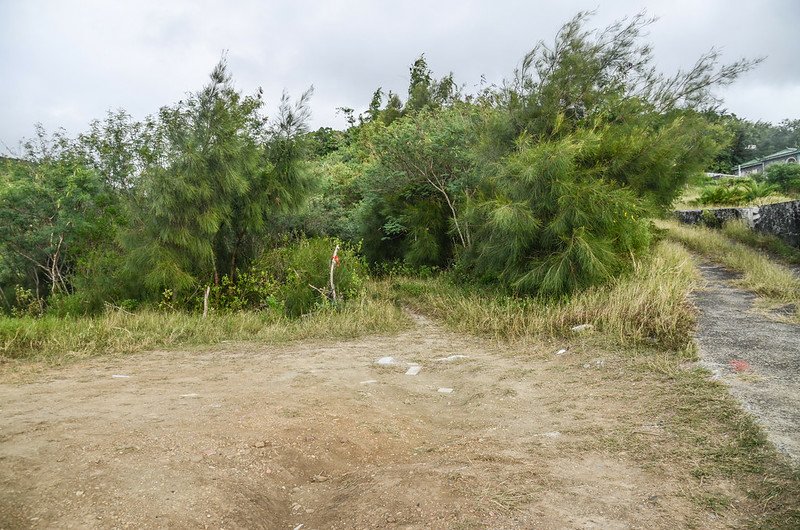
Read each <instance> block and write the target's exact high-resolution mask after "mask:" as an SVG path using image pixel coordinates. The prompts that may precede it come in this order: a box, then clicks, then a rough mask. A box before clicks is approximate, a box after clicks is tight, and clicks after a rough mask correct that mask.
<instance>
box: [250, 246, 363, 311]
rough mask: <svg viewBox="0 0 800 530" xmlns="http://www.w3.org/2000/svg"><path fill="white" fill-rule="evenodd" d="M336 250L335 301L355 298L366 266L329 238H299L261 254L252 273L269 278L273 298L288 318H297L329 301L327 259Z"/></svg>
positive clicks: (330, 294) (355, 255) (328, 266)
mask: <svg viewBox="0 0 800 530" xmlns="http://www.w3.org/2000/svg"><path fill="white" fill-rule="evenodd" d="M336 245H339V246H340V249H339V254H338V256H339V264H338V266H337V267H336V268H335V269H334V274H333V278H334V284H335V287H336V297H337V302H338V301H341V300H346V299H349V298H355V297H357V296H358V295H359V294H360V293H361V291H362V289H363V286H364V282H365V280H366V279H367V273H366V270H367V269H366V266H365V265H364V263H363V261H362V260H361V258H360V257H359V256H358V255H357V253H356V249H354V248H352V247H349V246H347V245H344V244H343V243H342V242H341V241H339V240H336V239H333V238H312V239H303V240H300V241H298V242H295V243H292V244H290V245H287V246H285V247H282V248H277V249H274V250H271V251H269V252H267V253H265V254H264V255H263V256H262V257H261V258H260V259H258V260H257V262H256V264H255V266H254V270H255V271H263V272H264V273H267V274H269V275H271V277H272V278H273V279H274V281H275V283H276V285H277V288H276V290H275V297H276V298H277V300H279V301H280V303H282V304H283V308H284V311H285V312H286V314H287V315H288V316H292V317H297V316H300V315H303V314H306V313H309V312H310V311H312V310H313V309H314V308H316V307H318V306H321V305H326V304H328V303H330V302H332V293H331V292H330V287H329V283H330V264H331V256H332V255H333V251H334V249H335V248H336Z"/></svg>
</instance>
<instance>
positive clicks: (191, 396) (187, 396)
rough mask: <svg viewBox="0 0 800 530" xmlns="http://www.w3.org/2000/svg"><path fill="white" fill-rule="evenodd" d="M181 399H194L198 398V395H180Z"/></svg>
mask: <svg viewBox="0 0 800 530" xmlns="http://www.w3.org/2000/svg"><path fill="white" fill-rule="evenodd" d="M181 397H182V398H196V397H200V394H181Z"/></svg>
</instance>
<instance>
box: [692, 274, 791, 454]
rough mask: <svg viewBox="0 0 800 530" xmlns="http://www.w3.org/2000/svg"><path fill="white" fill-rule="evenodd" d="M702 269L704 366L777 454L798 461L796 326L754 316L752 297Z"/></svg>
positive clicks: (728, 277) (700, 340)
mask: <svg viewBox="0 0 800 530" xmlns="http://www.w3.org/2000/svg"><path fill="white" fill-rule="evenodd" d="M700 270H701V272H702V274H703V277H704V278H705V280H706V281H707V283H708V286H707V289H705V290H703V291H702V292H699V293H697V295H695V304H696V305H697V307H698V308H699V309H700V315H699V322H698V324H699V326H698V334H697V342H698V344H699V346H700V357H701V359H702V364H703V365H704V366H706V367H707V368H708V369H710V370H711V371H712V372H713V373H714V375H715V377H718V378H719V379H721V380H722V381H723V382H725V383H726V384H727V385H728V386H729V387H730V389H731V392H732V393H733V395H734V396H735V397H736V398H737V399H738V400H739V401H741V402H742V404H743V406H744V408H745V409H746V410H748V411H750V412H751V413H752V414H753V415H755V417H756V418H757V419H758V421H759V422H760V423H761V424H762V425H763V426H764V428H765V429H766V431H767V435H768V437H769V439H770V440H771V441H772V442H773V443H774V444H775V446H776V447H777V448H778V450H779V451H781V452H783V453H786V454H787V455H789V457H790V458H791V459H792V460H793V461H794V462H795V463H798V462H800V326H798V325H796V324H791V323H784V322H779V321H777V320H773V319H771V318H769V317H768V316H767V315H765V314H764V313H760V312H757V311H755V310H754V308H753V302H754V300H755V298H756V297H755V295H753V294H752V293H749V292H747V291H743V290H741V289H737V288H735V287H733V286H732V285H731V284H730V280H731V279H734V278H735V276H734V275H733V274H732V273H731V272H729V271H727V270H726V269H724V268H722V267H719V266H716V265H709V264H706V265H702V266H700ZM740 361H743V362H740Z"/></svg>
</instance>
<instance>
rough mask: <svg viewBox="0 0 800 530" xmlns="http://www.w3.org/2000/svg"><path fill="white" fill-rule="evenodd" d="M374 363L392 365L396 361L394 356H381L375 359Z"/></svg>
mask: <svg viewBox="0 0 800 530" xmlns="http://www.w3.org/2000/svg"><path fill="white" fill-rule="evenodd" d="M375 364H379V365H381V366H392V365H393V364H397V361H396V360H395V358H394V357H381V358H380V359H378V360H377V361H375Z"/></svg>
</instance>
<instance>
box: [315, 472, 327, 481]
mask: <svg viewBox="0 0 800 530" xmlns="http://www.w3.org/2000/svg"><path fill="white" fill-rule="evenodd" d="M329 478H330V477H326V476H325V475H323V474H322V473H320V474H319V475H314V476H313V477H311V482H325V481H327V480H328V479H329Z"/></svg>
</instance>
